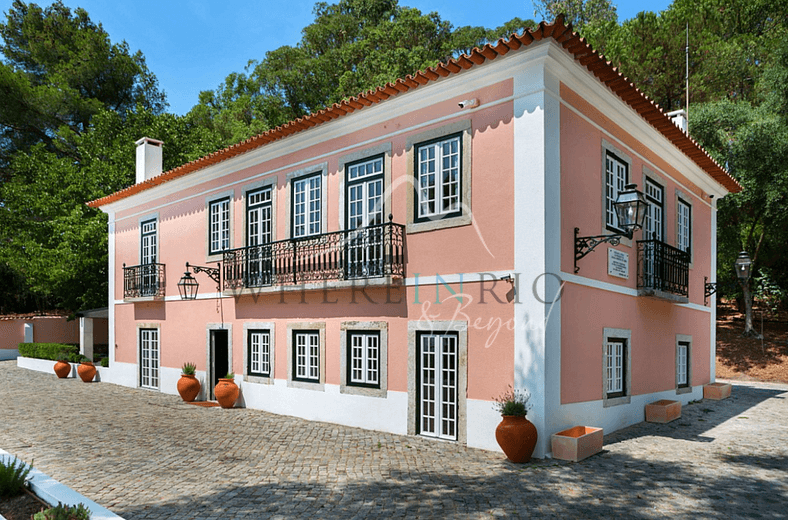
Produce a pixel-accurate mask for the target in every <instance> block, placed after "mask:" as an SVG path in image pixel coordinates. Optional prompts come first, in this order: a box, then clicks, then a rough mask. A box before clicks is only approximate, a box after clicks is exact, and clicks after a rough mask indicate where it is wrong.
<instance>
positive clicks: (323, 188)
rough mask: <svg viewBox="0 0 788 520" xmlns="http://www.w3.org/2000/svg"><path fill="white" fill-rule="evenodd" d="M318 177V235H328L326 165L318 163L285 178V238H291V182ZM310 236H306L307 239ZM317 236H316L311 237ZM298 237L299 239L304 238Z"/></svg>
mask: <svg viewBox="0 0 788 520" xmlns="http://www.w3.org/2000/svg"><path fill="white" fill-rule="evenodd" d="M313 175H320V234H325V233H328V232H329V231H328V163H327V162H324V163H320V164H315V165H313V166H310V167H308V168H301V169H300V170H296V171H292V172H290V173H288V174H287V176H286V184H285V185H286V189H285V208H287V210H286V211H287V226H285V228H286V229H285V237H284V238H293V237H292V233H293V203H292V202H293V181H296V180H299V179H300V178H301V177H311V176H313ZM308 236H310V235H307V236H306V237H308ZM311 236H317V235H311ZM306 237H299V238H306Z"/></svg>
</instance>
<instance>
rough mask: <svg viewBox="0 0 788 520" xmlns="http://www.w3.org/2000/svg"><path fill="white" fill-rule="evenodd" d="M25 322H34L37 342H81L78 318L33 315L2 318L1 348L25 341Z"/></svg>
mask: <svg viewBox="0 0 788 520" xmlns="http://www.w3.org/2000/svg"><path fill="white" fill-rule="evenodd" d="M25 323H32V324H33V341H34V342H36V343H79V321H78V320H72V321H67V320H66V317H65V316H33V317H28V318H20V319H3V320H0V349H16V348H17V347H18V345H19V344H20V343H22V342H23V341H25ZM105 340H106V336H105Z"/></svg>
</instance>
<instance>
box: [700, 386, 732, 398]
mask: <svg viewBox="0 0 788 520" xmlns="http://www.w3.org/2000/svg"><path fill="white" fill-rule="evenodd" d="M730 396H731V385H730V383H710V384H708V385H706V386H704V387H703V398H704V399H714V400H715V401H719V400H721V399H727V398H728V397H730Z"/></svg>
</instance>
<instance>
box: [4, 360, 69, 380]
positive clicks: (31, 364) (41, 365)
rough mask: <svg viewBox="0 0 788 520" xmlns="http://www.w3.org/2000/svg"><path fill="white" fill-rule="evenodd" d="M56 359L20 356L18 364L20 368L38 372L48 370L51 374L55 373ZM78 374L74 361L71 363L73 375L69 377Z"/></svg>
mask: <svg viewBox="0 0 788 520" xmlns="http://www.w3.org/2000/svg"><path fill="white" fill-rule="evenodd" d="M55 363H56V362H55V361H52V360H51V359H37V358H29V357H24V356H19V357H18V358H16V366H18V367H19V368H26V369H28V370H35V371H36V372H47V373H49V374H52V375H53V376H54V375H55ZM76 374H77V369H76V367H75V365H74V363H71V375H70V376H69V377H74V376H76Z"/></svg>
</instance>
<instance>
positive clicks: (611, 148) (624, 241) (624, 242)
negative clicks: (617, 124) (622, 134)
mask: <svg viewBox="0 0 788 520" xmlns="http://www.w3.org/2000/svg"><path fill="white" fill-rule="evenodd" d="M601 151H602V154H601V175H600V178H601V180H602V185H601V192H600V193H601V196H602V197H601V202H602V220H601V227H600V229H601V230H602V234H610V233H613V232H614V231H611V230H610V229H608V227H607V155H608V153H611V154H613V155H615V156H616V157H617V158H618V159H619V160H620V161H623V162H624V164H626V166H627V177H628V180H627V182H633V181H632V157H631V156H630V155H629V154H628V153H626V152H624V151H623V150H622V149H621V148H619V147H617V146H615V145H614V144H612V143H610V142H609V141H607V140H605V139H602V148H601ZM625 184H626V183H625ZM642 186H643V185H642V184H641V186H640V188H639V189H641V190H642ZM580 230H581V233H580V234H581V235H583V236H585V235H593V234H595V233H592V232H590V231H589V232H585V231H584V230H583V229H582V228H581V229H580ZM634 241H635V240H634V238H627V237H626V236H622V237H621V241H620V242H619V246H623V247H632V244H633V242H634Z"/></svg>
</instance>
